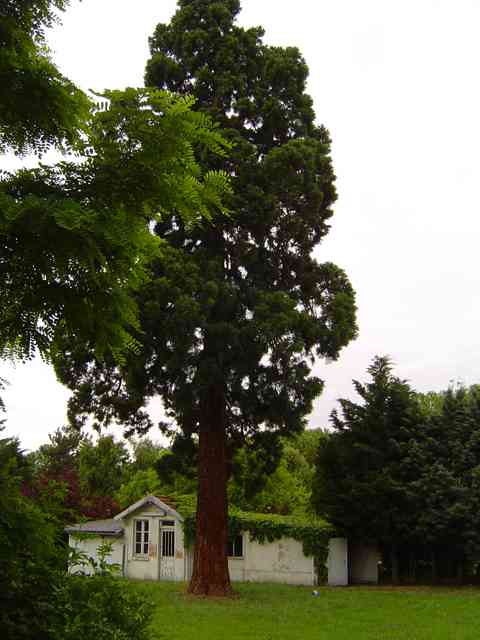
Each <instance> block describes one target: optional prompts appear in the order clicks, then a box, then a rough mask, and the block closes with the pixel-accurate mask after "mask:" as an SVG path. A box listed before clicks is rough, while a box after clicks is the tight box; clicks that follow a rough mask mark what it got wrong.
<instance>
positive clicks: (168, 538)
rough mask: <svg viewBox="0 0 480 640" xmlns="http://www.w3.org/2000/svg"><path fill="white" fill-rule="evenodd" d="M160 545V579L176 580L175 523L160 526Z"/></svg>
mask: <svg viewBox="0 0 480 640" xmlns="http://www.w3.org/2000/svg"><path fill="white" fill-rule="evenodd" d="M158 547H159V554H158V555H159V562H160V571H159V578H160V580H174V579H175V526H174V525H170V524H167V525H163V524H162V525H161V527H160V543H159V545H158Z"/></svg>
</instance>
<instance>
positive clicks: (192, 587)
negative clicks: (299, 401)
mask: <svg viewBox="0 0 480 640" xmlns="http://www.w3.org/2000/svg"><path fill="white" fill-rule="evenodd" d="M201 413H202V415H201V418H200V432H199V456H198V500H197V532H196V539H195V549H194V556H193V574H192V579H191V580H190V584H189V587H188V592H189V593H192V594H194V595H202V596H226V595H230V594H231V593H232V588H231V585H230V576H229V574H228V560H227V540H228V513H227V452H226V441H225V398H224V394H223V390H222V389H221V387H219V386H216V385H215V386H214V385H212V386H211V387H210V388H209V389H208V391H206V394H205V398H204V401H203V402H202V412H201Z"/></svg>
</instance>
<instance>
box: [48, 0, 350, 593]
mask: <svg viewBox="0 0 480 640" xmlns="http://www.w3.org/2000/svg"><path fill="white" fill-rule="evenodd" d="M239 9H240V6H239V2H238V0H215V1H214V0H180V2H179V9H178V11H177V13H176V14H175V16H174V17H173V19H172V21H171V23H170V24H168V25H165V24H160V25H158V26H157V28H156V30H155V33H154V35H153V37H152V38H151V40H150V47H151V54H152V55H151V58H150V60H149V62H148V65H147V73H146V83H147V84H148V85H154V86H156V87H159V88H165V89H170V90H172V91H177V92H180V93H190V94H192V95H194V96H195V98H196V99H197V103H196V108H197V109H198V110H200V111H201V112H203V113H206V114H209V115H211V116H212V117H213V118H214V119H215V120H216V121H218V122H219V123H220V131H221V133H222V134H223V135H224V136H225V137H226V138H227V139H229V140H230V141H231V142H233V143H234V145H235V146H234V149H233V152H232V154H231V157H229V159H228V160H226V161H222V162H221V163H219V159H218V158H215V157H214V156H213V155H212V154H210V153H204V154H203V156H202V157H201V158H200V162H201V164H202V166H203V168H204V169H212V168H223V169H226V170H227V172H228V174H229V175H230V176H231V178H232V187H233V194H232V197H231V200H230V202H229V207H230V211H231V217H230V218H220V217H218V218H215V220H214V224H208V223H206V224H204V225H203V226H202V227H198V228H194V229H191V228H187V227H186V226H185V224H184V223H183V222H182V220H181V218H179V217H177V216H170V217H168V218H165V219H164V220H163V221H162V222H161V223H159V224H158V225H157V227H156V232H157V234H158V235H159V236H161V237H162V238H164V239H166V240H168V244H169V247H170V248H169V249H168V250H167V251H165V252H164V254H163V256H162V258H161V260H159V261H158V262H157V264H156V267H155V269H154V278H152V280H151V282H150V284H149V285H148V286H147V287H146V288H145V289H144V292H143V295H142V299H141V301H140V308H141V316H142V318H141V321H142V330H143V334H142V336H141V339H142V341H143V344H144V349H143V353H142V354H141V355H140V356H139V357H132V358H130V361H129V363H128V364H127V366H126V367H124V368H123V369H122V370H119V369H118V368H115V367H113V366H112V367H110V368H109V367H108V366H107V364H106V363H103V364H100V363H96V366H93V365H92V362H91V357H90V356H89V355H88V354H87V355H85V354H83V353H82V350H81V349H79V350H78V351H77V350H76V348H75V347H73V345H72V343H71V342H70V343H69V344H65V352H64V353H63V354H61V358H60V359H59V360H58V361H57V370H58V372H59V373H60V375H61V378H62V379H63V381H64V382H66V383H68V384H69V386H70V387H72V388H75V389H76V394H75V397H74V399H73V401H72V404H71V410H72V414H77V415H79V414H82V413H88V412H91V411H93V412H94V413H96V415H97V419H98V420H99V421H100V422H102V421H108V419H110V418H112V417H117V418H120V419H121V420H123V421H124V422H125V423H126V424H127V427H128V428H131V429H134V428H144V427H148V425H149V421H148V417H147V416H146V414H145V412H144V411H143V410H142V407H143V403H144V398H145V397H147V396H153V395H156V394H159V395H160V396H161V397H162V399H163V401H164V404H165V407H166V410H167V412H168V413H169V415H170V416H171V417H172V418H174V419H175V420H176V421H177V423H178V424H179V426H180V427H181V429H182V430H183V432H184V433H185V434H186V435H189V434H194V433H198V435H199V453H198V455H199V465H198V478H199V491H198V505H197V536H196V545H195V557H194V569H193V577H192V581H191V583H190V591H191V592H192V593H194V594H210V595H221V594H225V593H228V592H230V582H229V576H228V566H227V558H226V543H227V494H226V485H227V475H228V473H227V458H228V452H231V451H233V450H234V449H235V447H237V446H238V445H240V444H241V443H243V442H244V441H245V439H246V438H248V439H250V440H249V441H250V442H251V441H252V440H251V439H252V438H253V439H255V438H256V437H257V436H256V434H257V433H258V432H259V431H260V430H261V431H264V432H267V433H272V434H273V433H276V432H281V433H284V434H288V433H296V432H299V431H300V430H302V429H303V427H304V424H305V416H306V415H307V414H308V413H309V412H310V410H311V408H312V402H313V399H314V398H315V397H317V396H318V395H319V393H320V392H321V390H322V381H321V380H320V379H319V378H317V377H315V376H311V375H310V373H311V367H312V364H313V362H314V359H315V358H316V357H320V358H331V359H335V358H337V357H338V355H339V352H340V350H341V348H342V347H343V346H344V345H346V344H347V343H348V342H349V341H350V340H352V339H353V338H354V337H355V335H356V331H357V329H356V322H355V301H354V291H353V289H352V286H351V284H350V282H349V281H348V279H347V277H346V275H345V273H344V272H343V271H342V270H341V269H339V268H338V267H337V266H335V265H334V264H331V263H323V264H321V263H319V262H317V260H316V259H315V258H314V257H313V251H314V249H315V248H316V247H317V246H318V244H319V243H320V242H321V240H322V238H323V237H324V236H325V235H326V234H327V233H328V230H329V219H330V218H331V216H332V205H333V202H334V201H335V197H336V194H335V189H334V173H333V169H332V165H331V157H330V138H329V135H328V132H327V131H326V130H325V128H324V127H322V126H317V125H316V124H315V114H314V111H313V107H312V100H311V98H310V97H309V96H308V95H307V94H306V93H305V83H306V79H307V75H308V69H307V65H306V63H305V61H304V60H303V58H302V56H301V55H300V53H299V51H298V49H296V48H294V47H288V48H285V49H283V48H280V47H270V46H267V45H265V44H263V42H262V36H263V30H262V29H261V28H252V29H243V28H241V27H239V26H237V24H236V23H235V18H236V16H237V14H238V12H239ZM263 437H264V436H263Z"/></svg>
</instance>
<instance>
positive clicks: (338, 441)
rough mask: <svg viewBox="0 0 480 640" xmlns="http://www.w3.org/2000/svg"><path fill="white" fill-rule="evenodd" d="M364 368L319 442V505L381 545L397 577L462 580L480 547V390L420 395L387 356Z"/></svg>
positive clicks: (350, 531) (343, 526) (355, 533)
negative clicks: (364, 376)
mask: <svg viewBox="0 0 480 640" xmlns="http://www.w3.org/2000/svg"><path fill="white" fill-rule="evenodd" d="M368 373H369V374H370V376H371V381H370V382H367V383H360V382H357V381H354V387H355V390H356V391H357V393H358V394H359V396H360V398H361V401H360V403H359V402H353V401H351V400H345V399H343V400H340V406H341V414H339V413H338V412H336V411H335V412H334V413H333V415H332V424H333V427H334V429H335V431H334V432H333V433H332V434H331V435H330V437H329V438H327V439H325V440H322V441H321V445H320V448H319V454H318V459H317V472H316V477H315V481H314V486H313V504H314V506H315V508H316V511H317V513H318V514H321V515H322V517H326V518H327V519H328V520H329V521H330V522H331V523H332V524H333V525H334V526H335V527H337V529H338V530H340V531H343V532H344V534H345V535H347V536H348V537H350V538H352V539H353V540H359V541H365V542H370V543H372V542H377V543H379V544H380V546H381V547H382V549H383V551H384V560H385V562H386V565H387V566H389V567H390V569H391V571H392V578H393V580H394V581H395V582H397V581H398V580H399V579H404V580H409V581H415V580H417V579H434V580H435V579H436V578H438V577H442V576H443V577H445V578H447V577H449V578H452V577H456V576H457V577H458V575H459V574H461V573H462V572H463V571H464V570H465V569H466V568H467V567H468V563H470V565H471V564H472V562H473V561H474V560H475V558H477V557H478V553H479V551H480V535H479V533H478V531H479V524H480V522H479V515H478V514H479V510H478V495H479V494H478V482H479V470H480V448H479V443H480V431H479V429H480V421H479V417H480V413H479V407H480V404H479V403H480V394H479V392H478V387H477V386H473V387H471V388H470V389H464V388H458V389H449V390H447V391H446V392H444V393H440V394H433V393H429V394H417V393H415V392H414V390H413V389H412V388H411V386H410V385H409V384H408V383H407V382H406V381H403V380H400V379H399V378H398V377H397V376H395V375H394V373H393V367H392V364H391V362H390V361H389V359H388V358H386V357H377V358H375V360H374V362H373V363H372V365H371V366H370V367H369V369H368ZM426 570H427V571H426ZM470 570H472V567H471V566H470Z"/></svg>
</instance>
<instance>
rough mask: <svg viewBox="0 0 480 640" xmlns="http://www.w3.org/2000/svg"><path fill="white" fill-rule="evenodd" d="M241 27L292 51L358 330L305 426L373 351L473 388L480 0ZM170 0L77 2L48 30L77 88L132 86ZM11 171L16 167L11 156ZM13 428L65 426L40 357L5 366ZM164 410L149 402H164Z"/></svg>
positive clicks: (374, 4) (372, 1)
mask: <svg viewBox="0 0 480 640" xmlns="http://www.w3.org/2000/svg"><path fill="white" fill-rule="evenodd" d="M242 5H243V11H242V13H241V14H240V23H241V24H242V25H245V26H253V25H259V24H260V25H262V26H263V27H264V28H265V30H266V36H265V42H267V43H269V44H275V45H295V46H298V47H299V48H300V50H301V51H302V53H303V55H304V56H305V58H306V60H307V63H308V65H309V67H310V81H309V92H310V93H311V95H312V96H313V98H314V102H315V109H316V113H317V118H318V121H319V122H322V123H323V124H325V125H326V126H327V127H328V129H329V130H330V132H331V135H332V138H333V158H334V165H335V169H336V173H337V176H338V180H337V187H338V192H339V199H338V202H337V205H336V208H335V210H336V214H335V216H334V218H333V223H332V230H331V232H330V235H329V237H328V238H327V240H326V241H325V242H324V244H323V245H322V246H321V247H320V248H319V250H318V259H319V260H320V261H324V260H332V261H334V262H335V263H337V264H338V265H340V266H341V267H343V268H344V269H345V270H346V271H347V273H348V275H349V277H350V279H351V281H352V282H353V285H354V287H355V289H356V291H357V296H358V308H359V325H360V335H359V338H358V339H357V341H356V342H355V343H353V344H351V345H350V346H349V347H347V348H346V349H345V350H344V351H343V352H342V354H341V356H340V359H339V361H338V362H336V363H334V364H330V365H325V364H324V363H319V365H318V367H317V371H316V373H318V374H319V375H320V376H321V377H322V378H323V379H324V380H325V383H326V387H325V392H324V394H323V395H322V396H321V397H320V398H319V399H318V400H317V402H316V404H315V410H314V412H313V413H312V415H311V418H310V426H312V427H317V426H326V425H327V424H328V416H329V414H330V411H331V410H332V408H333V407H334V406H335V401H336V399H337V398H339V397H346V396H349V395H350V396H352V385H351V380H352V378H356V379H365V370H366V368H367V366H368V365H369V363H370V362H371V360H372V358H373V356H374V355H375V354H389V355H390V356H391V357H392V358H393V359H394V361H395V363H396V365H397V368H396V371H397V373H398V375H400V376H401V377H403V378H407V379H409V380H410V382H411V384H412V385H413V386H414V387H415V388H416V389H418V390H420V391H427V390H440V389H444V388H446V387H447V386H448V384H449V382H450V381H451V380H460V381H462V382H464V383H465V384H471V383H474V382H480V366H479V365H480V343H479V340H478V330H479V326H480V293H479V290H478V281H479V278H478V272H479V259H478V256H479V249H478V243H479V228H480V221H479V216H478V213H479V204H480V196H479V191H478V190H479V185H480V180H479V178H480V176H479V149H480V127H479V121H478V118H479V114H480V88H479V84H478V64H479V62H478V61H479V60H480V38H479V37H478V28H479V24H480V3H479V2H478V0H455V1H453V0H403V2H396V1H394V0H363V1H362V2H358V0H316V1H315V2H314V1H313V0H296V2H295V3H292V2H291V0H288V1H287V0H243V2H242ZM175 6H176V2H175V1H174V0H136V2H132V1H131V0H102V1H101V2H100V1H99V0H83V2H81V3H77V2H76V1H75V0H72V7H71V8H70V9H69V10H68V12H67V13H66V14H65V15H64V17H63V24H62V26H60V27H57V28H55V29H54V30H53V32H52V33H51V34H50V38H49V41H50V45H51V47H52V49H53V50H54V59H55V60H56V62H57V63H58V64H59V65H60V67H61V68H62V70H63V71H64V73H65V74H66V75H67V76H69V77H70V78H71V79H72V80H73V81H75V82H76V83H78V84H79V85H80V86H81V87H83V88H84V89H88V88H93V89H95V90H102V89H104V88H121V87H124V86H141V85H142V83H143V70H144V65H145V61H146V59H147V56H148V47H147V38H148V36H149V35H150V34H151V33H152V31H153V29H154V26H155V25H156V24H157V23H158V22H167V21H168V20H169V19H170V17H171V16H172V14H173V12H174V11H175ZM10 166H12V167H13V163H10ZM0 375H2V376H4V377H6V378H7V379H8V380H9V381H10V385H9V388H8V390H7V391H6V392H5V393H4V394H3V395H4V399H5V401H6V404H7V411H8V413H7V417H8V430H7V433H8V434H9V435H18V436H19V437H20V439H21V441H22V444H23V446H24V447H27V448H30V449H32V448H36V447H37V446H38V445H39V444H41V443H42V442H45V441H46V439H47V434H48V433H49V432H52V431H53V430H54V429H55V428H56V427H58V426H60V425H61V424H63V423H64V422H65V402H66V398H67V396H68V393H67V391H66V390H65V389H64V388H62V387H61V386H60V385H59V384H58V383H57V382H56V381H55V378H54V375H53V372H52V371H51V370H50V369H49V368H48V367H47V366H46V365H44V364H42V363H41V362H37V361H36V362H33V363H29V364H27V365H18V366H17V367H16V368H15V369H11V368H10V367H8V366H6V365H2V366H1V367H0ZM157 411H158V409H157Z"/></svg>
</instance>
